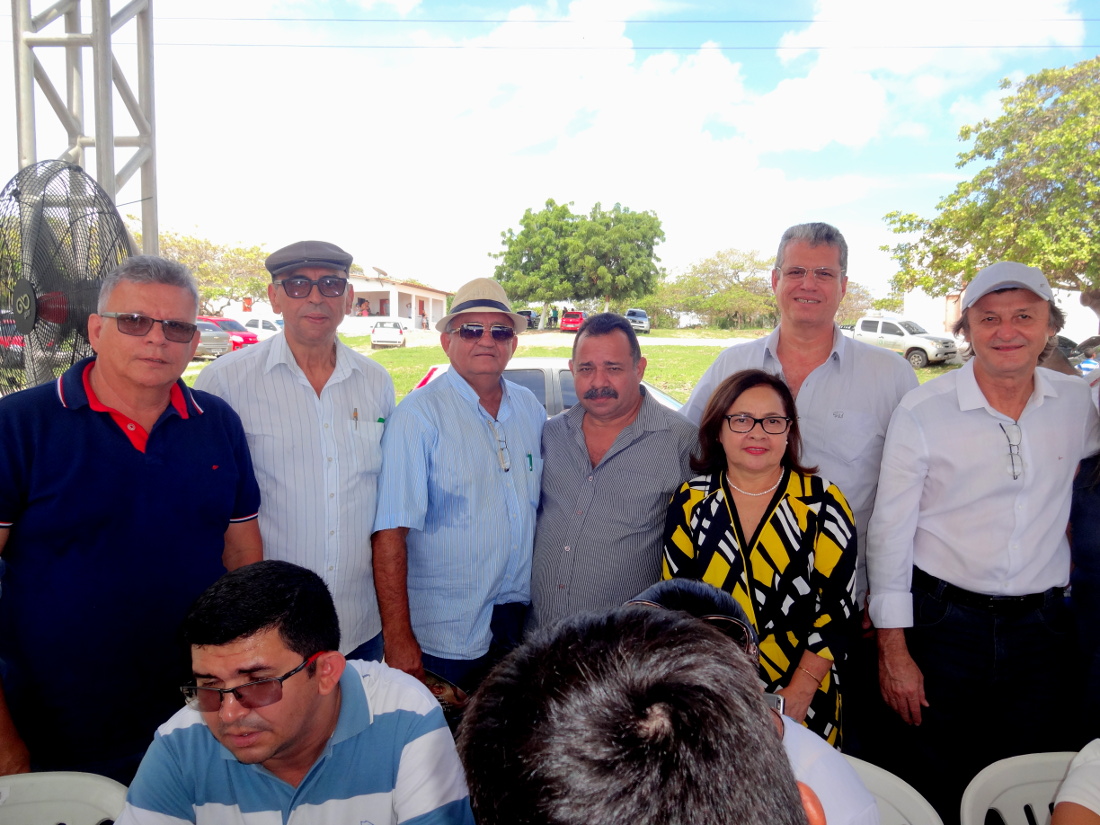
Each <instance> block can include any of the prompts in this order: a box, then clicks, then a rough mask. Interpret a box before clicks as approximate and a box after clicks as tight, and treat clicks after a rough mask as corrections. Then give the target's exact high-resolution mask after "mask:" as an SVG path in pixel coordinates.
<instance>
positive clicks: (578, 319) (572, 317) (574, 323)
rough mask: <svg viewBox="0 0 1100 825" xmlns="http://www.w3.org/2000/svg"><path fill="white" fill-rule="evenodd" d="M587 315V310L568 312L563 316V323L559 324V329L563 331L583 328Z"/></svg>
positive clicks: (574, 330)
mask: <svg viewBox="0 0 1100 825" xmlns="http://www.w3.org/2000/svg"><path fill="white" fill-rule="evenodd" d="M587 317H588V313H587V312H580V311H576V312H567V313H565V314H564V315H562V316H561V323H560V324H558V329H560V330H561V331H562V332H576V331H577V330H579V329H580V328H581V324H583V323H584V319H585V318H587Z"/></svg>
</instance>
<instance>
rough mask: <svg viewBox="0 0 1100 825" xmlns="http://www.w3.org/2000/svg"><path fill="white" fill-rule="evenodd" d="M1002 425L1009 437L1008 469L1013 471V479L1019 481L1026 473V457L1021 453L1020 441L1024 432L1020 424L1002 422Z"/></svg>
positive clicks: (1003, 430)
mask: <svg viewBox="0 0 1100 825" xmlns="http://www.w3.org/2000/svg"><path fill="white" fill-rule="evenodd" d="M1000 427H1001V432H1003V433H1004V434H1005V438H1007V439H1008V471H1009V472H1010V473H1012V480H1013V481H1018V480H1019V478H1020V476H1022V475H1023V474H1024V457H1023V456H1022V455H1020V442H1021V441H1022V440H1023V437H1024V433H1023V431H1022V430H1021V429H1020V425H1019V424H1007V425H1006V424H1001V425H1000Z"/></svg>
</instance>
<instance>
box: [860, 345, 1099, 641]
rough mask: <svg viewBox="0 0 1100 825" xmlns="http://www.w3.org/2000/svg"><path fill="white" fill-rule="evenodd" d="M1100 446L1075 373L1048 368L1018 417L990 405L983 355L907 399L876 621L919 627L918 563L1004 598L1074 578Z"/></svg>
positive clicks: (886, 459)
mask: <svg viewBox="0 0 1100 825" xmlns="http://www.w3.org/2000/svg"><path fill="white" fill-rule="evenodd" d="M1013 425H1018V427H1019V438H1016V433H1015V427H1014V426H1013ZM1002 427H1003V428H1002ZM1006 430H1007V431H1008V432H1006ZM1010 433H1011V434H1012V438H1011V442H1017V441H1018V444H1019V446H1018V449H1019V458H1018V459H1016V461H1015V470H1014V462H1013V460H1012V459H1011V458H1010V455H1009V453H1010V443H1011V442H1010V438H1009V434H1010ZM1098 449H1100V419H1098V418H1097V413H1096V408H1095V407H1094V406H1093V404H1092V400H1091V398H1090V397H1089V387H1088V384H1087V383H1085V381H1083V380H1082V379H1080V378H1078V377H1075V376H1071V375H1062V374H1061V373H1056V372H1052V371H1050V370H1046V369H1036V370H1035V388H1034V390H1033V391H1032V394H1031V398H1030V399H1029V400H1028V402H1027V406H1026V407H1024V411H1023V413H1021V414H1020V418H1019V420H1018V421H1013V420H1012V419H1011V418H1009V417H1008V416H1007V415H1004V414H1003V413H1000V412H997V411H996V410H995V409H993V408H992V407H991V406H990V405H989V403H988V402H987V401H986V398H985V395H983V393H982V391H981V389H980V388H979V387H978V382H977V379H976V378H975V376H974V362H973V361H970V362H968V363H967V364H966V365H965V366H964V367H963V368H962V369H960V370H956V371H955V372H951V373H948V374H946V375H942V376H940V377H939V378H936V379H934V380H932V381H929V382H928V383H927V384H924V385H923V386H921V387H920V388H918V389H916V390H914V391H913V392H911V393H909V394H908V395H907V396H905V398H904V399H903V400H902V402H901V404H900V405H899V406H898V409H897V410H896V411H895V413H894V417H893V419H892V420H891V422H890V430H889V432H888V434H887V436H886V448H885V450H884V452H883V456H882V473H881V475H880V476H879V483H878V498H877V503H876V505H875V513H874V515H873V516H872V518H871V529H870V532H869V537H868V538H869V542H870V544H869V546H868V572H869V573H870V580H871V602H870V612H871V619H872V620H873V621H874V623H875V625H876V626H878V627H911V626H912V624H913V598H912V595H911V594H910V585H911V583H912V578H913V566H914V565H916V566H917V567H919V568H920V569H921V570H923V571H924V572H926V573H929V574H930V575H932V576H935V577H936V578H939V579H943V580H944V581H947V582H950V583H951V584H953V585H955V586H956V587H961V588H963V589H965V590H970V591H972V592H975V593H985V594H988V595H992V596H1021V595H1026V594H1029V593H1042V592H1043V591H1045V590H1047V589H1049V588H1051V587H1061V586H1064V585H1065V584H1067V583H1068V582H1069V568H1070V555H1069V542H1068V541H1067V539H1066V523H1067V522H1068V520H1069V508H1070V495H1071V485H1072V483H1073V476H1074V473H1075V472H1076V470H1077V463H1078V462H1079V461H1080V460H1081V459H1082V458H1085V457H1086V456H1089V455H1091V454H1093V453H1095V452H1096V451H1097V450H1098ZM1014 475H1015V476H1018V477H1014Z"/></svg>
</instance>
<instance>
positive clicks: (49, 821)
mask: <svg viewBox="0 0 1100 825" xmlns="http://www.w3.org/2000/svg"><path fill="white" fill-rule="evenodd" d="M125 803H126V786H125V785H123V784H121V783H119V782H116V781H115V780H113V779H108V778H107V777H106V776H99V775H97V774H94V773H77V772H75V771H53V772H44V773H17V774H11V775H10V776H0V822H2V823H3V824H4V825H59V823H65V825H100V823H103V822H110V821H113V820H115V819H117V818H118V815H119V814H120V813H122V806H123V805H124V804H125Z"/></svg>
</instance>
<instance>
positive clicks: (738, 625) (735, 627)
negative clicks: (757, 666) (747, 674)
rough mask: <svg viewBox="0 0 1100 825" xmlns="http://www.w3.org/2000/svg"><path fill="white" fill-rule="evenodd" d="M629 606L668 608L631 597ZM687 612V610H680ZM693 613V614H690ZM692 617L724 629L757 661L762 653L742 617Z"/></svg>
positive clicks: (721, 629)
mask: <svg viewBox="0 0 1100 825" xmlns="http://www.w3.org/2000/svg"><path fill="white" fill-rule="evenodd" d="M626 604H627V606H630V605H641V606H642V607H659V608H660V609H661V610H668V609H669V608H667V607H665V606H664V605H663V604H657V602H651V601H648V600H646V599H631V600H630V601H628V602H627V603H626ZM680 612H682V613H686V612H687V611H680ZM689 615H692V614H689ZM692 618H695V619H699V620H700V621H704V622H706V623H707V624H709V625H710V626H711V627H714V628H717V629H718V630H720V631H722V633H723V634H725V635H726V636H728V637H729V638H730V639H732V640H733V641H734V643H735V644H736V645H737V646H738V647H739V648H741V649H742V650H743V651H745V653H747V654H748V655H749V657H750V658H751V659H752V660H753V661H754V662H755V661H756V659H757V656H758V655H759V653H760V648H758V647H757V646H756V642H754V641H753V636H754V635H755V634H754V633H753V631H752V628H750V627H749V626H748V625H747V624H745V623H744V622H743V621H741V620H740V619H735V618H734V617H733V616H721V615H718V614H714V615H708V616H692Z"/></svg>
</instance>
